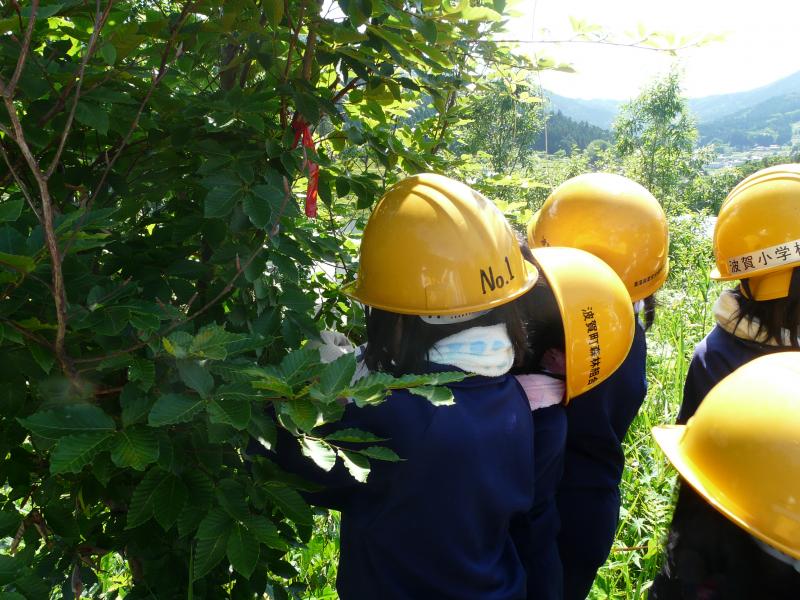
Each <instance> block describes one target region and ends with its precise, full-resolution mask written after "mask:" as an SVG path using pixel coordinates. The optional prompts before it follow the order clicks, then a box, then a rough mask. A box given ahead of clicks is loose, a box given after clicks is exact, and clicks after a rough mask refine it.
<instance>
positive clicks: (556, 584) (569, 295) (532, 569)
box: [513, 248, 635, 600]
mask: <svg viewBox="0 0 800 600" xmlns="http://www.w3.org/2000/svg"><path fill="white" fill-rule="evenodd" d="M530 260H532V262H533V263H534V264H535V265H536V266H537V267H538V269H539V271H540V272H541V273H542V274H543V275H544V277H540V278H539V281H538V282H537V284H536V286H535V287H534V288H533V290H532V291H531V292H529V293H528V294H526V295H525V296H523V297H522V298H521V299H520V300H519V304H520V308H521V310H522V312H523V316H524V317H525V318H526V319H527V321H528V335H529V340H534V341H535V343H532V344H531V346H532V348H533V352H532V353H531V354H530V355H529V356H528V357H527V358H526V360H525V362H524V364H523V365H521V366H520V367H518V368H517V369H516V370H515V371H514V372H515V373H519V374H518V375H517V379H518V380H519V382H520V383H521V384H522V386H523V388H524V389H525V391H526V393H527V396H528V401H529V403H530V405H531V409H532V410H533V411H534V413H533V414H534V416H533V422H534V442H535V452H534V454H535V461H536V468H535V475H536V479H535V488H536V493H535V501H534V507H533V509H532V510H531V511H530V512H529V513H528V514H527V515H526V516H525V518H524V519H520V520H518V521H517V522H516V523H515V525H514V527H513V530H514V539H515V541H516V543H517V548H518V550H519V552H520V554H521V556H522V557H523V560H524V561H525V563H526V569H527V572H528V598H529V599H531V600H533V599H536V600H548V599H551V598H552V599H558V600H560V598H561V597H562V572H561V560H560V558H559V550H558V543H557V537H558V531H559V514H558V508H557V506H556V492H557V489H558V484H559V481H560V479H561V475H562V470H563V458H564V447H565V442H566V436H567V418H566V414H565V407H564V402H567V403H569V402H570V401H571V400H572V399H574V398H575V397H578V396H580V395H581V394H584V393H585V392H586V391H588V390H590V389H592V388H593V387H595V386H596V385H599V384H600V383H601V382H602V381H604V380H605V379H606V378H608V377H609V376H610V375H611V374H612V373H613V372H614V370H615V369H616V368H617V367H618V366H619V365H620V364H621V363H622V361H623V360H624V359H625V357H626V356H627V354H628V351H629V349H630V346H631V341H632V340H633V332H634V327H635V326H634V315H633V309H632V306H631V300H630V296H629V295H628V292H627V290H626V289H625V285H624V284H623V283H622V281H620V279H619V277H618V276H617V275H616V273H614V271H613V270H612V269H611V268H610V267H609V266H608V265H606V264H605V263H604V262H603V261H601V260H600V259H599V258H597V257H595V256H593V255H591V254H589V253H588V252H583V251H582V250H577V249H575V248H539V249H535V250H533V252H532V255H530ZM556 384H559V385H556Z"/></svg>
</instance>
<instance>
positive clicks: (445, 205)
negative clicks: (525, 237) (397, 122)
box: [344, 173, 538, 316]
mask: <svg viewBox="0 0 800 600" xmlns="http://www.w3.org/2000/svg"><path fill="white" fill-rule="evenodd" d="M537 276H538V273H537V271H536V269H535V268H534V267H533V266H532V265H531V264H530V263H528V262H526V261H525V260H524V259H523V258H522V254H521V252H520V249H519V244H518V242H517V238H516V236H515V235H514V232H513V231H512V229H511V227H510V225H509V224H508V222H507V221H506V219H505V217H504V216H503V214H502V213H501V212H500V210H499V209H498V208H497V207H496V206H495V205H494V204H493V203H492V202H491V201H490V200H488V199H487V198H485V197H484V196H482V195H481V194H480V193H478V192H476V191H475V190H473V189H471V188H470V187H468V186H466V185H464V184H463V183H461V182H459V181H455V180H454V179H450V178H449V177H444V176H442V175H435V174H432V173H424V174H420V175H414V176H412V177H408V178H406V179H403V180H402V181H400V182H399V183H397V184H396V185H394V186H393V187H391V188H390V189H389V190H388V191H387V192H386V194H384V196H383V197H382V198H381V199H380V201H379V202H378V204H377V206H376V207H375V210H374V211H373V212H372V215H371V216H370V218H369V222H368V223H367V226H366V228H365V229H364V236H363V239H362V242H361V255H360V262H359V268H358V276H357V278H356V280H355V281H354V282H353V283H351V284H349V285H348V286H347V287H346V288H345V290H344V291H345V293H346V294H348V295H349V296H351V297H353V298H355V299H356V300H358V301H360V302H362V303H363V304H366V305H368V306H372V307H375V308H380V309H383V310H386V311H389V312H394V313H400V314H410V315H432V316H437V315H441V316H447V315H459V314H464V313H475V312H479V311H483V310H487V309H491V308H494V307H496V306H500V305H502V304H505V303H507V302H510V301H512V300H514V299H515V298H517V297H519V296H521V295H522V294H524V293H525V292H526V291H528V290H529V289H530V288H531V287H532V286H533V284H534V283H536V278H537Z"/></svg>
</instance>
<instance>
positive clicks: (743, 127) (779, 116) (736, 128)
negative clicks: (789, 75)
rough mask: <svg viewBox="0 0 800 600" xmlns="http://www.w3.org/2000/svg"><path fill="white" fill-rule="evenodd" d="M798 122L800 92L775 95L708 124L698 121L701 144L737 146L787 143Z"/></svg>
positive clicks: (799, 117)
mask: <svg viewBox="0 0 800 600" xmlns="http://www.w3.org/2000/svg"><path fill="white" fill-rule="evenodd" d="M797 122H800V92H793V93H788V94H783V95H780V96H775V97H772V98H769V99H767V100H764V101H763V102H759V103H758V104H756V105H755V106H750V107H748V108H745V109H742V110H739V111H736V112H734V113H733V114H729V115H727V116H725V117H722V118H720V119H716V120H714V121H711V122H709V123H700V126H699V128H698V129H699V130H700V138H701V142H702V143H709V142H712V141H721V142H723V143H726V144H730V145H731V146H734V147H737V148H749V147H752V146H754V145H763V146H769V145H771V144H778V145H784V144H790V143H791V141H792V125H793V124H794V123H797Z"/></svg>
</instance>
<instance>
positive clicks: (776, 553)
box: [752, 536, 800, 573]
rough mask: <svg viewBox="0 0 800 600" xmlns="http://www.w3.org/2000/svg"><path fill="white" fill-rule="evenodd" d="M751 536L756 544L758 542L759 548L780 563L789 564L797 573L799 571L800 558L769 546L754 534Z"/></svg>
mask: <svg viewBox="0 0 800 600" xmlns="http://www.w3.org/2000/svg"><path fill="white" fill-rule="evenodd" d="M752 537H753V539H754V540H755V541H756V544H758V547H759V548H761V549H762V550H763V551H764V552H766V553H767V554H769V555H770V556H771V557H772V558H775V559H777V560H779V561H781V562H782V563H785V564H787V565H790V566H792V567H794V570H795V571H797V572H798V573H800V560H798V559H796V558H794V557H792V556H789V555H788V554H784V553H783V552H781V551H780V550H778V549H777V548H773V547H772V546H770V545H769V544H767V543H766V542H762V541H761V540H760V539H758V538H757V537H755V536H752Z"/></svg>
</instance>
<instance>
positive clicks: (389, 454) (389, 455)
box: [356, 446, 402, 462]
mask: <svg viewBox="0 0 800 600" xmlns="http://www.w3.org/2000/svg"><path fill="white" fill-rule="evenodd" d="M356 452H359V453H360V454H363V455H364V456H368V457H370V458H375V459H377V460H385V461H388V462H397V461H399V460H402V459H401V458H400V457H399V456H397V453H396V452H395V451H394V450H392V449H391V448H387V447H385V446H370V447H369V448H364V449H363V450H357V451H356Z"/></svg>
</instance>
